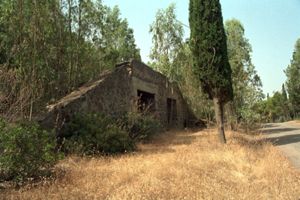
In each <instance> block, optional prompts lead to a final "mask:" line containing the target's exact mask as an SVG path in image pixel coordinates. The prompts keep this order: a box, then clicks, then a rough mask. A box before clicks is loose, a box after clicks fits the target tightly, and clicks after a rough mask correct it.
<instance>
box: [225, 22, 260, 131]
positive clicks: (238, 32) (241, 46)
mask: <svg viewBox="0 0 300 200" xmlns="http://www.w3.org/2000/svg"><path fill="white" fill-rule="evenodd" d="M225 30H226V35H227V47H228V58H229V63H230V66H231V69H232V87H233V96H234V99H233V101H232V102H230V103H229V105H228V106H227V112H228V113H229V114H230V115H231V116H230V117H229V120H230V123H231V124H232V125H233V124H235V125H236V123H241V124H242V125H243V126H244V128H246V129H247V130H248V129H249V128H250V127H254V126H255V123H257V122H260V115H259V113H258V112H257V110H256V109H254V108H255V106H256V104H257V103H258V102H260V101H261V100H262V99H263V96H264V95H263V93H262V89H261V87H262V83H261V80H260V77H259V76H258V74H257V72H256V70H255V66H254V65H253V63H252V60H251V53H252V47H251V45H250V43H249V41H248V39H247V38H245V30H244V27H243V25H242V24H241V22H240V21H239V20H237V19H231V20H227V21H226V23H225Z"/></svg>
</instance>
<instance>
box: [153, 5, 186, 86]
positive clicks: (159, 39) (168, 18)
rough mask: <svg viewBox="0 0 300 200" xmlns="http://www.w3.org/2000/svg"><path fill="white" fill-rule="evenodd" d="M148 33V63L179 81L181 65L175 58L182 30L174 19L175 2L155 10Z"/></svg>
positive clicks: (177, 54)
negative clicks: (150, 40) (150, 44)
mask: <svg viewBox="0 0 300 200" xmlns="http://www.w3.org/2000/svg"><path fill="white" fill-rule="evenodd" d="M150 33H151V34H152V42H153V47H152V49H151V53H150V58H151V64H150V65H151V66H152V67H153V68H154V69H155V70H157V71H159V72H161V73H162V74H164V75H166V76H167V77H168V78H169V80H171V81H174V82H178V81H180V79H181V66H180V65H178V63H176V59H177V58H178V56H179V52H180V49H181V48H182V45H183V34H184V31H183V27H182V24H181V23H180V22H179V21H178V20H177V19H176V14H175V4H170V5H169V6H168V7H167V8H166V9H165V10H163V9H160V10H158V11H157V13H156V17H155V21H154V22H153V23H152V24H151V26H150Z"/></svg>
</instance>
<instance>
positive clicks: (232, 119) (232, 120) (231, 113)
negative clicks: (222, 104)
mask: <svg viewBox="0 0 300 200" xmlns="http://www.w3.org/2000/svg"><path fill="white" fill-rule="evenodd" d="M227 105H228V106H227V109H228V110H227V114H228V120H229V125H230V129H231V130H232V131H236V130H237V124H238V123H237V117H236V112H235V108H234V103H233V101H230V102H229V103H228V104H227Z"/></svg>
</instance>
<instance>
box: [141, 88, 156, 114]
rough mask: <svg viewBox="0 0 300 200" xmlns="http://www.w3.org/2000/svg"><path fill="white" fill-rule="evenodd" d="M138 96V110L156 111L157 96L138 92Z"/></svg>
mask: <svg viewBox="0 0 300 200" xmlns="http://www.w3.org/2000/svg"><path fill="white" fill-rule="evenodd" d="M137 96H138V98H139V99H138V110H139V112H154V111H155V94H152V93H149V92H145V91H142V90H138V91H137Z"/></svg>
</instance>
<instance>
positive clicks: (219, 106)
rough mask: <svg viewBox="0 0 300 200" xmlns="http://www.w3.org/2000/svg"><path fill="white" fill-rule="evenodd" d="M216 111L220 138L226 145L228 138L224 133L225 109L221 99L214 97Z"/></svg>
mask: <svg viewBox="0 0 300 200" xmlns="http://www.w3.org/2000/svg"><path fill="white" fill-rule="evenodd" d="M213 101H214V109H215V115H216V121H217V126H218V132H219V138H220V141H221V142H222V143H223V144H225V143H226V138H225V133H224V109H223V103H222V102H220V100H219V98H216V97H214V98H213Z"/></svg>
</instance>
